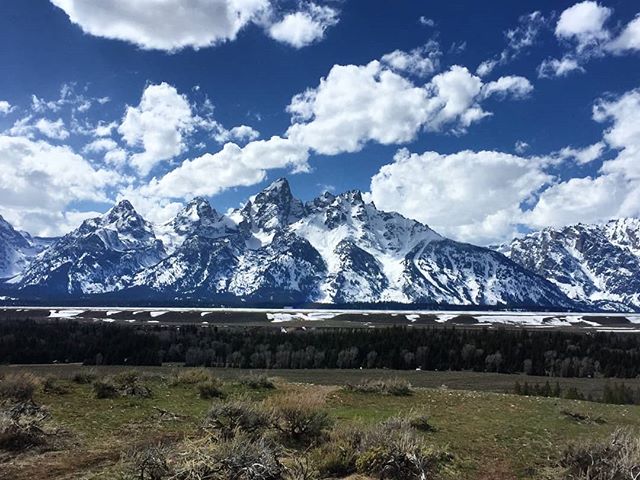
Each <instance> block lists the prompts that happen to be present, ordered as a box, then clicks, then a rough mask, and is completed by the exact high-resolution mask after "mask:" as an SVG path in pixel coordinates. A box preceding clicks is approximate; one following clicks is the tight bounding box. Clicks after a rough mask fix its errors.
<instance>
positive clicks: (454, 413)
mask: <svg viewBox="0 0 640 480" xmlns="http://www.w3.org/2000/svg"><path fill="white" fill-rule="evenodd" d="M24 371H25V369H18V368H15V367H5V368H3V370H2V374H3V375H5V381H6V379H7V378H12V376H13V375H14V374H15V373H16V372H24ZM27 371H28V369H27ZM45 371H47V372H48V376H49V378H48V379H47V380H46V381H45V380H40V382H41V384H40V385H39V386H38V388H37V391H36V393H35V397H34V400H35V403H36V404H37V405H43V406H44V407H45V408H46V409H47V411H48V413H49V418H48V419H47V420H46V423H45V424H44V425H45V426H44V432H45V434H46V435H48V436H47V438H46V441H45V442H43V443H42V444H40V445H39V446H36V447H32V448H24V449H21V450H19V451H16V450H14V451H10V452H9V451H2V452H0V478H2V479H9V478H11V479H15V480H21V479H34V478H38V479H71V478H73V479H78V478H83V479H107V478H109V479H111V478H121V479H131V480H133V479H134V478H136V479H137V478H143V479H152V478H153V479H156V480H161V479H169V478H179V479H182V478H184V479H186V478H212V479H218V478H220V479H222V478H231V477H230V476H225V475H227V474H225V473H220V472H223V471H224V472H227V470H224V469H226V468H231V467H230V466H229V464H230V463H233V462H232V460H231V459H235V460H233V461H246V460H247V458H249V457H251V455H253V454H257V453H260V454H261V455H263V457H262V459H263V460H264V458H267V457H269V455H270V454H269V452H270V451H271V450H269V449H270V448H271V447H270V446H269V445H276V447H274V448H275V450H273V451H274V452H276V453H275V457H270V458H271V459H272V460H273V458H277V461H276V462H275V463H273V464H272V465H271V467H270V468H273V469H275V470H274V471H276V473H275V474H273V475H271V476H267V475H264V476H257V475H256V476H251V475H248V474H247V475H246V476H239V477H237V478H243V479H244V478H247V479H248V478H256V479H257V478H271V479H274V480H277V479H279V478H282V479H284V478H291V479H296V480H302V479H312V478H353V479H355V478H359V479H366V478H380V476H379V474H378V473H376V471H375V465H377V463H376V462H378V461H379V460H380V458H383V457H384V456H385V455H391V453H390V452H389V451H388V449H387V447H386V446H391V445H396V446H398V449H399V451H404V450H403V449H414V450H412V451H415V452H418V457H419V458H422V459H423V460H424V463H423V464H422V467H424V471H425V472H426V475H427V476H426V478H436V479H474V480H475V479H487V480H488V479H494V480H495V479H498V480H499V479H520V478H522V479H545V478H546V479H560V478H568V477H567V463H566V461H565V462H564V463H563V465H564V466H562V465H561V463H562V461H563V458H567V455H566V454H567V447H568V446H569V445H571V444H574V443H576V444H577V443H581V444H583V443H584V442H596V441H599V440H605V439H607V438H609V436H610V434H611V433H612V432H613V431H614V430H616V429H617V428H618V427H628V428H631V429H634V428H638V427H640V407H637V406H615V405H605V404H598V403H591V402H582V401H574V400H564V399H557V398H540V397H523V396H516V395H510V394H497V393H486V392H484V393H483V392H474V391H465V390H462V391H461V390H449V389H447V388H444V387H442V388H437V389H423V388H415V387H414V388H411V389H410V390H407V386H406V385H405V384H404V383H403V381H401V380H397V381H395V382H393V381H387V382H386V383H382V384H381V385H383V386H388V387H389V388H388V389H387V390H386V391H384V389H381V388H379V385H377V384H375V382H369V383H363V384H361V385H359V386H358V385H356V387H355V388H351V389H348V388H345V387H344V386H331V385H323V386H321V385H312V384H309V383H288V382H287V381H286V380H283V379H280V380H278V379H275V380H269V379H266V378H264V377H261V376H256V375H252V376H248V372H247V371H241V370H233V371H228V370H227V371H225V372H226V378H225V380H224V382H222V381H220V380H215V379H214V377H211V376H210V373H209V372H208V371H203V370H197V369H187V368H179V369H173V370H169V369H155V368H149V367H146V368H145V369H144V370H143V371H137V372H131V371H130V370H124V369H123V368H120V369H117V368H114V367H102V368H99V369H97V370H91V369H88V368H86V367H74V366H59V367H53V366H52V367H46V368H43V367H40V368H39V369H38V373H39V375H41V376H42V375H44V372H45ZM316 373H319V374H321V372H311V373H310V375H311V377H310V378H313V375H315V374H316ZM7 375H8V376H9V377H7ZM52 375H53V376H52ZM425 375H427V374H426V373H425ZM479 375H480V374H479ZM41 378H43V377H41ZM352 381H353V382H355V383H357V382H358V381H359V380H358V375H357V373H356V372H353V377H352ZM594 381H595V380H594ZM91 382H94V383H93V385H92V384H91ZM109 385H111V386H114V387H115V388H116V391H115V393H114V392H112V391H110V390H109V388H108V386H109ZM363 386H364V387H363ZM0 391H2V389H0ZM96 396H101V397H108V398H96ZM111 397H113V398H111ZM203 397H214V398H203ZM292 405H296V406H297V407H292ZM239 408H240V409H242V408H245V409H247V408H248V409H249V410H250V413H251V417H250V418H252V420H251V421H250V422H249V423H246V422H245V423H242V422H241V423H239V424H237V427H238V430H234V429H233V427H231V428H228V427H229V425H230V424H229V423H225V419H229V418H231V417H230V416H229V415H228V412H229V411H234V412H237V411H238V409H239ZM288 408H289V410H287V409H288ZM296 408H297V410H296ZM300 408H301V409H302V411H303V413H304V415H308V414H309V413H310V412H311V417H309V418H312V419H313V421H312V422H310V424H307V427H308V428H306V429H301V430H296V429H290V428H288V427H289V426H290V425H291V424H290V423H289V421H290V420H291V419H292V418H295V417H296V415H295V414H292V413H291V412H292V411H293V412H298V413H299V411H300ZM210 411H211V412H213V413H208V412H210ZM225 412H226V413H225ZM265 412H266V413H268V414H269V415H272V416H271V417H269V418H271V419H273V418H276V421H275V423H269V425H271V426H266V425H264V426H263V427H264V428H263V427H261V426H260V425H261V424H260V418H262V415H263V414H265ZM274 412H275V415H276V416H275V417H273V415H274ZM287 412H289V413H288V414H287ZM245 413H246V411H245ZM225 415H226V416H225ZM304 415H303V416H304ZM325 415H326V416H325ZM243 418H246V417H243ZM305 418H307V417H305ZM270 422H271V420H270ZM273 425H275V427H274V426H273ZM243 430H244V431H245V433H242V432H241V431H243ZM257 431H260V432H261V433H260V436H262V437H264V438H265V439H264V440H256V438H257V437H256V436H255V435H253V434H254V433H256V432H257ZM247 432H248V433H247ZM358 432H360V433H358ZM361 435H364V437H362V438H361V437H360V436H361ZM381 436H382V437H381ZM381 438H383V439H382V440H381ZM239 441H242V442H244V443H243V444H242V445H239V444H238V442H239ZM353 442H355V443H357V446H354V444H353ZM376 442H377V443H376ZM247 445H249V447H250V448H247ZM385 445H386V446H385ZM239 451H242V452H244V453H242V454H240V453H238V452H239ZM272 453H273V452H272ZM198 455H200V456H198ZM221 455H222V457H221ZM398 455H400V454H399V453H398ZM569 457H570V455H569ZM384 458H386V457H384ZM394 458H396V459H397V458H400V457H397V456H396V457H394ZM403 458H405V457H403ZM158 459H160V460H161V461H160V463H158ZM203 459H204V460H203ZM238 459H239V460H238ZM242 459H244V460H242ZM405 460H406V458H405ZM163 462H165V463H163ZM203 462H204V463H206V464H207V465H211V464H215V465H218V466H217V467H215V468H217V469H218V474H211V475H210V476H206V475H205V476H202V477H195V476H191V477H189V476H185V473H184V472H185V468H187V466H189V468H194V465H199V466H200V467H202V466H203ZM216 462H218V463H216ZM225 462H226V463H225ZM409 463H410V462H409ZM158 465H160V467H159V466H158ZM221 465H222V466H221ZM224 465H226V466H224ZM274 465H275V466H274ZM278 465H280V466H278ZM143 466H144V468H143V469H144V470H145V472H146V473H144V474H143V475H141V474H140V472H141V468H142V467H143ZM164 467H166V468H167V470H166V472H168V471H169V470H172V471H173V473H172V474H171V475H176V476H174V477H171V476H170V474H169V473H166V472H165V473H162V472H161V470H162V468H164ZM215 468H214V470H215ZM403 468H404V467H403ZM406 468H410V467H406ZM180 469H182V470H180ZM278 469H281V470H278ZM278 471H279V472H280V473H277V472H278ZM153 472H155V474H156V476H152V475H153V474H154V473H153ZM176 472H178V473H176ZM180 472H182V473H180ZM321 472H323V473H321ZM331 472H333V473H331ZM358 472H359V473H358ZM263 473H265V472H263ZM200 474H202V470H200ZM180 475H182V476H180ZM216 475H218V476H216ZM233 478H236V477H233ZM385 478H414V477H412V476H409V475H408V474H406V473H400V476H387V477H385ZM416 478H418V477H416ZM577 478H582V477H577ZM585 478H586V477H585ZM607 478H609V477H607ZM612 478H613V477H612Z"/></svg>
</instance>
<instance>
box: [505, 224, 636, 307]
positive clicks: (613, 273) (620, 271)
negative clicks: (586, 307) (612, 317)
mask: <svg viewBox="0 0 640 480" xmlns="http://www.w3.org/2000/svg"><path fill="white" fill-rule="evenodd" d="M500 251H501V252H502V253H504V254H505V255H507V256H508V257H509V258H511V259H512V260H513V261H515V262H516V263H518V264H520V265H522V266H523V267H524V268H527V269H529V270H531V271H533V272H535V273H537V274H539V275H541V276H543V277H545V278H547V279H548V280H550V281H551V282H553V283H554V284H556V285H558V287H559V288H560V289H561V290H562V291H563V292H564V293H566V294H567V295H568V296H569V297H570V298H573V299H575V300H579V301H583V302H586V303H593V304H594V305H596V306H598V305H603V306H606V307H607V308H612V307H614V308H620V309H625V308H629V307H631V308H633V309H640V220H638V219H635V218H620V219H613V220H610V221H608V222H606V223H603V224H587V223H577V224H574V225H567V226H563V227H547V228H545V229H543V230H541V231H538V232H533V233H530V234H527V235H525V236H523V237H521V238H517V239H514V240H513V241H512V242H511V243H510V244H508V245H506V246H503V247H502V248H501V249H500Z"/></svg>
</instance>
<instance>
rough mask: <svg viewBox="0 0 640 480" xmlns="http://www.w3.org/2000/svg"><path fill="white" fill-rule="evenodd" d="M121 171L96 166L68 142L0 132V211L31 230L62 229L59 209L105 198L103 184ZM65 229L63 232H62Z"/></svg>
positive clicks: (111, 182) (55, 231) (53, 231)
mask: <svg viewBox="0 0 640 480" xmlns="http://www.w3.org/2000/svg"><path fill="white" fill-rule="evenodd" d="M120 180H121V179H120V177H119V176H118V175H117V174H115V173H113V172H110V171H108V170H104V169H96V168H94V167H92V166H91V164H90V163H89V162H87V161H86V160H85V159H84V158H82V157H81V156H80V155H78V154H76V153H74V152H73V151H72V150H71V149H70V148H69V147H67V146H56V145H51V144H49V143H47V142H44V141H33V140H31V139H28V138H25V137H11V136H5V135H0V198H2V207H3V214H4V213H6V215H7V218H9V219H10V221H11V222H12V223H14V225H15V226H16V227H17V228H20V229H24V230H27V231H29V232H31V233H34V234H48V235H51V234H60V233H63V232H64V228H66V225H65V224H64V223H50V221H51V219H53V218H58V219H60V218H64V215H63V214H62V212H64V211H65V210H67V209H68V206H69V205H70V204H71V203H72V202H74V201H81V200H92V201H107V196H106V193H105V188H106V187H108V186H109V185H114V184H117V183H118V182H119V181H120ZM65 233H66V232H65Z"/></svg>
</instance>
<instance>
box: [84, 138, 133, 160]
mask: <svg viewBox="0 0 640 480" xmlns="http://www.w3.org/2000/svg"><path fill="white" fill-rule="evenodd" d="M82 151H83V152H84V153H96V154H104V155H103V158H104V161H105V162H106V163H107V164H109V165H114V166H116V167H122V166H124V164H125V162H126V161H127V158H128V155H127V152H126V151H125V150H124V149H122V148H120V147H119V146H118V144H117V143H116V142H115V140H113V139H111V138H104V137H103V138H97V139H95V140H94V141H92V142H90V143H88V144H87V145H85V146H84V148H83V149H82Z"/></svg>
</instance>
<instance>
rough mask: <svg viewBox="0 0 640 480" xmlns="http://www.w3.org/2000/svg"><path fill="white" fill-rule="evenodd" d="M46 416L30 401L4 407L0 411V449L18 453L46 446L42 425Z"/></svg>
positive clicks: (43, 411)
mask: <svg viewBox="0 0 640 480" xmlns="http://www.w3.org/2000/svg"><path fill="white" fill-rule="evenodd" d="M48 416H49V415H48V413H47V411H46V410H44V409H43V408H42V407H39V406H37V405H35V404H34V403H32V402H30V401H29V402H20V403H14V404H12V405H11V406H7V405H5V406H4V407H3V408H2V410H0V449H2V450H10V451H20V450H26V449H29V448H32V447H36V446H41V445H44V444H46V442H47V435H46V433H45V431H44V426H43V425H44V421H45V420H46V419H47V418H48Z"/></svg>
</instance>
